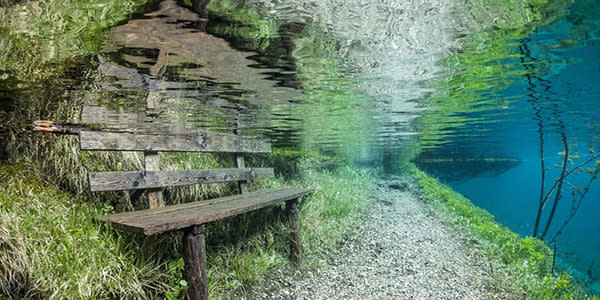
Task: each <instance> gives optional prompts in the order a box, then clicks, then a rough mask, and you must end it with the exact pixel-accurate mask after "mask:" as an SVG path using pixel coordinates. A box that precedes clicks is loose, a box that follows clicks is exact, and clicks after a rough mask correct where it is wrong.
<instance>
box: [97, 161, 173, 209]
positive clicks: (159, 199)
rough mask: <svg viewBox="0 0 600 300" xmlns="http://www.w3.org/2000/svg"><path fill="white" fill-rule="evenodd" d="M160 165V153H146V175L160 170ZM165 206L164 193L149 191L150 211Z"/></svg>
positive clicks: (157, 190) (154, 190)
mask: <svg viewBox="0 0 600 300" xmlns="http://www.w3.org/2000/svg"><path fill="white" fill-rule="evenodd" d="M159 165H160V158H159V155H158V152H155V151H144V169H145V170H146V172H145V173H147V172H153V171H158V170H160V167H159ZM90 189H91V180H90ZM163 206H165V202H164V201H163V194H162V191H161V190H159V189H153V190H151V191H148V207H150V209H155V208H159V207H163Z"/></svg>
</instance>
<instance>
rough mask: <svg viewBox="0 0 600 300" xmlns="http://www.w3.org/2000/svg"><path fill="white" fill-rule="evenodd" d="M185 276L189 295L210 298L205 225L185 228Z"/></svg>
mask: <svg viewBox="0 0 600 300" xmlns="http://www.w3.org/2000/svg"><path fill="white" fill-rule="evenodd" d="M183 251H184V252H183V261H184V263H185V267H184V269H183V278H184V279H185V281H187V284H188V296H189V298H190V299H191V300H207V299H208V280H207V277H206V249H205V246H204V225H196V226H192V227H188V228H186V229H185V231H184V234H183Z"/></svg>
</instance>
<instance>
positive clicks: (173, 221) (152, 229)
mask: <svg viewBox="0 0 600 300" xmlns="http://www.w3.org/2000/svg"><path fill="white" fill-rule="evenodd" d="M312 192H313V191H312V190H311V189H296V188H292V189H273V190H263V191H259V192H251V193H245V194H241V195H235V196H229V197H223V198H220V199H214V200H212V202H211V203H210V204H203V203H202V202H205V201H196V202H192V203H185V204H179V205H170V206H166V207H161V208H157V209H152V210H143V211H135V212H128V213H120V214H114V215H108V216H105V217H104V218H102V220H104V221H107V222H109V223H110V224H112V225H113V226H115V227H119V228H122V229H125V230H129V231H133V232H138V233H143V234H145V235H152V234H157V233H162V232H167V231H172V230H178V229H182V228H186V227H190V226H193V225H199V224H204V223H208V222H211V221H215V220H218V219H222V218H225V217H229V216H233V215H237V214H241V213H245V212H247V211H251V210H256V209H259V208H262V207H265V206H268V205H271V204H273V203H276V202H281V201H287V200H292V199H297V198H300V197H302V196H304V195H307V194H310V193H312Z"/></svg>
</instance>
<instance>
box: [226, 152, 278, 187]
mask: <svg viewBox="0 0 600 300" xmlns="http://www.w3.org/2000/svg"><path fill="white" fill-rule="evenodd" d="M235 165H236V167H238V168H240V169H243V168H245V167H246V164H245V162H244V156H243V155H241V154H239V153H238V154H237V155H236V157H235ZM273 176H275V175H273ZM238 190H239V191H240V194H243V193H245V192H247V188H246V180H240V181H238Z"/></svg>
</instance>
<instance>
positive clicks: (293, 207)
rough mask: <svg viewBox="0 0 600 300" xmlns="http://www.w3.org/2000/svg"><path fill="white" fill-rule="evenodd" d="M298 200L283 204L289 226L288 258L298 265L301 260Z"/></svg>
mask: <svg viewBox="0 0 600 300" xmlns="http://www.w3.org/2000/svg"><path fill="white" fill-rule="evenodd" d="M299 206H300V198H296V199H292V200H289V201H287V202H285V212H286V215H287V218H288V220H289V222H290V226H291V231H292V232H291V244H290V258H291V259H292V260H293V261H294V262H295V263H296V264H300V259H301V258H302V239H301V237H300V214H299Z"/></svg>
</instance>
